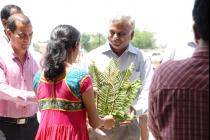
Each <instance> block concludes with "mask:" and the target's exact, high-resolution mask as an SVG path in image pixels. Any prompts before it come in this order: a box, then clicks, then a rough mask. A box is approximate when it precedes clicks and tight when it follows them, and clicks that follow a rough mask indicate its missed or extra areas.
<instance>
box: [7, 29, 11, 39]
mask: <svg viewBox="0 0 210 140" xmlns="http://www.w3.org/2000/svg"><path fill="white" fill-rule="evenodd" d="M12 34H13V33H12V31H11V30H10V29H6V35H7V37H8V38H9V39H10V38H11V37H12Z"/></svg>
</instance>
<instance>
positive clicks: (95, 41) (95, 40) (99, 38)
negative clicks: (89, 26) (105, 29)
mask: <svg viewBox="0 0 210 140" xmlns="http://www.w3.org/2000/svg"><path fill="white" fill-rule="evenodd" d="M105 42H106V38H105V37H104V36H103V34H101V33H97V34H96V35H92V39H91V41H90V46H91V47H90V50H92V49H95V48H97V47H99V46H101V45H103V44H104V43H105Z"/></svg>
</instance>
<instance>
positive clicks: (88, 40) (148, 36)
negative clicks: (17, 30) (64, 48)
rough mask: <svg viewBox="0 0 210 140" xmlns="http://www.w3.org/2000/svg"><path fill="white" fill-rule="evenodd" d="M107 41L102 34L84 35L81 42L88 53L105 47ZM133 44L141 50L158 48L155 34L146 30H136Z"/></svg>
mask: <svg viewBox="0 0 210 140" xmlns="http://www.w3.org/2000/svg"><path fill="white" fill-rule="evenodd" d="M106 40H107V39H106V37H105V36H104V35H103V34H101V33H96V34H89V33H82V35H81V39H80V42H81V45H82V47H83V48H84V49H85V50H86V51H91V50H93V49H95V48H97V47H99V46H101V45H103V44H104V43H105V42H106ZM131 43H132V44H133V45H134V47H137V48H140V49H153V48H156V47H157V46H156V40H155V37H154V33H152V32H149V31H145V30H143V31H139V30H138V29H136V30H135V34H134V37H133V39H132V41H131Z"/></svg>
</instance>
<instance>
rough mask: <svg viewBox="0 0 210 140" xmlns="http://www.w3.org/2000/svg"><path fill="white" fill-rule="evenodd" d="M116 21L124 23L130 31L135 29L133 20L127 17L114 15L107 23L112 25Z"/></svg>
mask: <svg viewBox="0 0 210 140" xmlns="http://www.w3.org/2000/svg"><path fill="white" fill-rule="evenodd" d="M116 21H121V22H123V21H126V22H127V23H128V24H129V25H130V27H131V29H132V30H134V29H135V20H134V19H133V18H132V17H131V16H129V15H116V16H113V17H112V18H111V19H110V21H109V23H113V22H116Z"/></svg>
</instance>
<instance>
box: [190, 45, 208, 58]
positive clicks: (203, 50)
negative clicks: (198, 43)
mask: <svg viewBox="0 0 210 140" xmlns="http://www.w3.org/2000/svg"><path fill="white" fill-rule="evenodd" d="M192 57H194V58H203V59H209V47H197V48H196V49H195V51H194V53H193V56H192Z"/></svg>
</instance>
